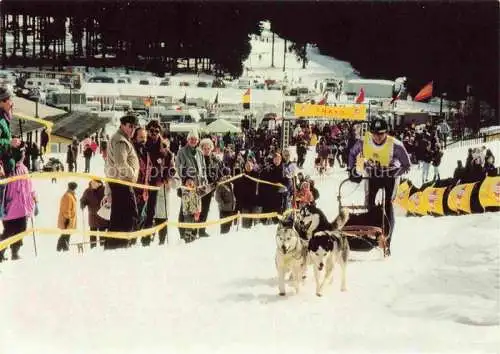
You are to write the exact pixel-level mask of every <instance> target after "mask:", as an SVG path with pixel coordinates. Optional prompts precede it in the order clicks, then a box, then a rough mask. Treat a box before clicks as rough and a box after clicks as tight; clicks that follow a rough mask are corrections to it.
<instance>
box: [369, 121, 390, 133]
mask: <svg viewBox="0 0 500 354" xmlns="http://www.w3.org/2000/svg"><path fill="white" fill-rule="evenodd" d="M388 128H389V127H388V126H387V122H386V121H385V120H383V119H381V118H376V119H375V120H373V122H372V123H371V124H370V132H372V133H386V132H387V129H388Z"/></svg>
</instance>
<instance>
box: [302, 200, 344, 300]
mask: <svg viewBox="0 0 500 354" xmlns="http://www.w3.org/2000/svg"><path fill="white" fill-rule="evenodd" d="M348 220H349V212H348V211H347V209H341V210H340V213H339V215H338V216H337V218H336V219H335V220H334V221H333V223H332V224H331V229H330V230H321V231H316V232H314V234H313V236H312V237H311V239H310V240H309V243H308V247H307V248H308V257H309V260H310V262H311V263H312V265H313V270H314V279H315V281H316V295H317V296H322V295H323V290H324V287H325V285H326V284H330V283H332V281H333V270H334V268H335V263H338V264H339V265H340V270H341V283H340V290H341V291H345V290H346V267H347V260H348V257H349V243H348V242H347V239H346V236H343V235H342V232H341V230H342V228H343V227H344V225H345V224H346V223H347V221H348Z"/></svg>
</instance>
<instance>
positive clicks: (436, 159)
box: [432, 149, 443, 167]
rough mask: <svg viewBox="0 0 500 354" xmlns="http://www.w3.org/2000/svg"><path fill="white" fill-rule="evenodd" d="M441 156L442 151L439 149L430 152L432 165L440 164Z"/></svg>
mask: <svg viewBox="0 0 500 354" xmlns="http://www.w3.org/2000/svg"><path fill="white" fill-rule="evenodd" d="M442 158H443V152H442V151H441V150H439V149H436V150H434V151H433V152H432V165H433V166H438V167H439V165H441V159H442Z"/></svg>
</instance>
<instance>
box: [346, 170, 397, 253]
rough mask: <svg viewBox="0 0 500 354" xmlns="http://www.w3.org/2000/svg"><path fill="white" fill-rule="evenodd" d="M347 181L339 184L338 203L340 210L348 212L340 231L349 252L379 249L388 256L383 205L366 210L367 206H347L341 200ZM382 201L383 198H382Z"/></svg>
mask: <svg viewBox="0 0 500 354" xmlns="http://www.w3.org/2000/svg"><path fill="white" fill-rule="evenodd" d="M348 181H349V179H345V180H344V181H342V182H341V183H340V186H339V194H338V197H337V199H338V202H339V210H340V208H346V209H348V210H349V213H350V215H349V220H348V221H347V223H346V224H345V226H344V227H343V229H342V234H344V235H345V236H347V240H348V242H349V247H350V249H351V251H358V252H367V251H371V250H372V249H374V248H379V249H380V250H381V251H383V253H384V257H385V256H387V255H388V248H387V242H386V240H387V235H388V234H389V227H390V226H389V220H388V218H387V215H386V213H385V209H384V206H383V204H378V205H376V206H375V207H371V208H368V206H367V205H365V204H363V205H347V204H345V203H343V200H342V187H343V186H344V184H345V182H348ZM382 200H383V198H382Z"/></svg>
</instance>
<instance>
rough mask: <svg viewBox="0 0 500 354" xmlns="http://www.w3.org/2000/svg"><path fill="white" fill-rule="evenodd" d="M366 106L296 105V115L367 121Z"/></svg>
mask: <svg viewBox="0 0 500 354" xmlns="http://www.w3.org/2000/svg"><path fill="white" fill-rule="evenodd" d="M366 113H367V109H366V105H364V104H346V105H337V106H326V105H321V104H309V103H296V104H295V106H294V114H295V116H297V117H320V118H330V119H345V120H359V121H364V120H366Z"/></svg>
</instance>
